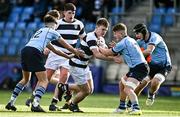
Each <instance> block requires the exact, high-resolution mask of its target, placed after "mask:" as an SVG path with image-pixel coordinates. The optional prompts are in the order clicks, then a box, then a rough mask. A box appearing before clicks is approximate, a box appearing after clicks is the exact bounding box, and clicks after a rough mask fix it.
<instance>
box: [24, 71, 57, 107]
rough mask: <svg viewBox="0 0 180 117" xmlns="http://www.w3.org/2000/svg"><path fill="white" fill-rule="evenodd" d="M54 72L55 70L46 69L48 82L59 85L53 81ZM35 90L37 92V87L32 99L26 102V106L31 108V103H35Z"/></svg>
mask: <svg viewBox="0 0 180 117" xmlns="http://www.w3.org/2000/svg"><path fill="white" fill-rule="evenodd" d="M54 72H55V70H53V69H49V68H47V69H46V73H47V78H48V81H50V82H54V83H57V82H55V80H53V81H52V80H51V77H52V75H53V74H54ZM37 83H38V82H37ZM37 86H38V84H37ZM35 90H36V87H35V89H34V91H33V93H32V95H31V97H30V98H28V99H27V100H26V102H25V104H26V106H30V105H31V103H32V102H33V100H34V97H35Z"/></svg>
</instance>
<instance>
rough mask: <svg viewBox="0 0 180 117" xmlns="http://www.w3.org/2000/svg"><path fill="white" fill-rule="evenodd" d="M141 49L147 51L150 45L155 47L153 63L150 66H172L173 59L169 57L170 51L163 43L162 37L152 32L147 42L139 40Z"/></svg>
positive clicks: (152, 56) (152, 55)
mask: <svg viewBox="0 0 180 117" xmlns="http://www.w3.org/2000/svg"><path fill="white" fill-rule="evenodd" d="M137 42H138V44H139V46H140V47H143V48H144V49H147V46H148V45H154V46H155V49H154V51H153V52H152V54H151V58H152V60H151V62H150V64H155V65H159V66H163V67H164V66H169V65H170V66H171V58H170V55H169V50H168V48H167V45H166V43H165V42H164V41H163V39H162V37H161V36H160V35H159V34H157V33H155V32H150V37H149V39H148V40H147V41H144V40H143V39H139V40H137Z"/></svg>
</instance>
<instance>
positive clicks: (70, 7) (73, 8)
mask: <svg viewBox="0 0 180 117" xmlns="http://www.w3.org/2000/svg"><path fill="white" fill-rule="evenodd" d="M68 10H71V11H76V6H75V5H74V4H73V3H66V4H65V5H64V11H68Z"/></svg>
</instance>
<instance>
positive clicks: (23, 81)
mask: <svg viewBox="0 0 180 117" xmlns="http://www.w3.org/2000/svg"><path fill="white" fill-rule="evenodd" d="M28 81H29V79H26V78H23V79H22V80H21V81H20V83H21V84H23V85H26V84H27V83H28Z"/></svg>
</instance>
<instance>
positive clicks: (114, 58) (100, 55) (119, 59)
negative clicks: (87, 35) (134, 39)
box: [91, 48, 123, 64]
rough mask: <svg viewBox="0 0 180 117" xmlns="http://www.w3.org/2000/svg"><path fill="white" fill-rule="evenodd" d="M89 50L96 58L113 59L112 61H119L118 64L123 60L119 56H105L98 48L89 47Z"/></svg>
mask: <svg viewBox="0 0 180 117" xmlns="http://www.w3.org/2000/svg"><path fill="white" fill-rule="evenodd" d="M91 51H92V52H93V55H94V57H95V58H97V59H102V60H108V61H114V62H116V63H119V64H120V63H122V62H123V59H122V58H121V57H117V56H105V55H103V54H102V53H101V52H100V51H99V48H93V49H91Z"/></svg>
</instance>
